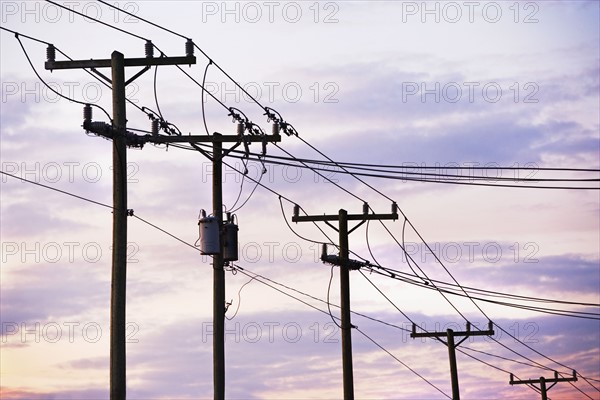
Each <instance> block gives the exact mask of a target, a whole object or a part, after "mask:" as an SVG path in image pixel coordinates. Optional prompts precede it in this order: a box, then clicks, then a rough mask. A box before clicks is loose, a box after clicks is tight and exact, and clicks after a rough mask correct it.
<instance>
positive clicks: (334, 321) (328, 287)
mask: <svg viewBox="0 0 600 400" xmlns="http://www.w3.org/2000/svg"><path fill="white" fill-rule="evenodd" d="M334 267H335V265H332V266H331V273H330V274H329V284H328V285H327V310H328V311H329V316H330V317H331V320H332V321H333V323H334V324H335V325H336V326H337V327H338V328H340V329H342V327H341V326H340V325H339V324H338V323H337V321H336V320H335V319H334V318H333V314H332V313H331V301H330V300H329V294H330V292H331V282H333V268H334Z"/></svg>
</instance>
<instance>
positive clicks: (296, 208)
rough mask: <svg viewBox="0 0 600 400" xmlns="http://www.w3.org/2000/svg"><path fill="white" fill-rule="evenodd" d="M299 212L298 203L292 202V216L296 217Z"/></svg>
mask: <svg viewBox="0 0 600 400" xmlns="http://www.w3.org/2000/svg"><path fill="white" fill-rule="evenodd" d="M298 214H300V206H299V205H298V204H294V217H297V216H298Z"/></svg>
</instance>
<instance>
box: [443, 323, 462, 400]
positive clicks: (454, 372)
mask: <svg viewBox="0 0 600 400" xmlns="http://www.w3.org/2000/svg"><path fill="white" fill-rule="evenodd" d="M446 336H447V340H448V359H449V360H450V379H451V381H452V399H453V400H460V390H459V388H458V368H457V366H456V346H455V345H454V331H453V330H452V329H448V330H447V331H446Z"/></svg>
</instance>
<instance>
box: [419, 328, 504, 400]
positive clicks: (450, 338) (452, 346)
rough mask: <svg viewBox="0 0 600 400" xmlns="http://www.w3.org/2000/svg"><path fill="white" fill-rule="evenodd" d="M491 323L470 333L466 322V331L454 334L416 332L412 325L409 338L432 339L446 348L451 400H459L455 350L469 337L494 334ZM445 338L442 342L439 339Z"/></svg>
mask: <svg viewBox="0 0 600 400" xmlns="http://www.w3.org/2000/svg"><path fill="white" fill-rule="evenodd" d="M493 326H494V325H493V324H492V321H489V323H488V329H487V330H485V331H472V330H471V324H470V323H469V322H467V330H466V331H460V332H455V331H453V330H452V329H447V330H446V332H417V326H416V325H415V324H413V327H412V333H411V334H410V337H411V338H413V339H414V338H418V337H433V338H436V339H438V340H439V341H440V342H442V343H444V344H445V345H446V346H448V360H449V361H450V380H451V383H452V400H460V390H459V387H458V367H457V366H456V348H457V347H458V346H460V344H461V343H462V342H464V341H465V340H467V338H469V337H470V336H491V335H493V334H494V329H493ZM457 336H461V337H462V339H461V340H459V341H458V343H456V342H455V340H454V338H455V337H457ZM443 337H445V338H446V341H445V342H444V341H443V340H442V339H441V338H443Z"/></svg>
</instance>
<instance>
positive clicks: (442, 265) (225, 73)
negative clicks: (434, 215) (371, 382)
mask: <svg viewBox="0 0 600 400" xmlns="http://www.w3.org/2000/svg"><path fill="white" fill-rule="evenodd" d="M200 50H201V49H200ZM203 54H205V53H204V52H203ZM219 69H221V68H220V67H219ZM221 70H222V69H221ZM222 72H223V73H225V74H226V76H228V77H229V78H230V79H232V78H231V77H230V76H229V75H228V74H227V73H226V72H225V71H223V70H222ZM232 80H233V79H232ZM234 82H235V81H234ZM236 84H237V82H236ZM238 86H239V84H238ZM203 89H204V88H203ZM250 97H252V96H250ZM255 102H256V100H255ZM257 104H259V103H258V102H257ZM259 105H260V104H259ZM357 179H359V178H357ZM359 180H360V179H359ZM360 181H361V182H362V183H365V182H363V181H362V180H360ZM365 184H366V183H365ZM367 186H369V185H367ZM371 188H372V189H374V190H375V191H377V192H378V193H379V194H381V195H383V196H384V197H387V196H385V195H384V194H383V193H381V192H379V191H378V190H377V189H375V188H373V187H371ZM388 199H389V198H388ZM405 217H406V216H405ZM409 223H410V221H409ZM410 225H411V227H412V228H413V229H414V230H415V232H416V233H417V234H418V235H419V237H420V238H421V240H423V238H422V237H421V235H420V234H419V233H418V231H417V230H416V228H415V227H414V226H413V225H412V223H410ZM423 242H424V243H425V244H426V245H427V243H426V242H425V241H424V240H423ZM438 261H439V262H440V265H442V266H443V267H444V269H446V271H447V273H448V274H449V275H450V276H451V277H452V278H453V279H454V277H453V276H452V274H450V272H449V271H448V270H447V268H446V267H445V266H444V265H443V263H441V261H440V260H439V259H438ZM454 280H455V279H454ZM455 282H456V284H457V285H458V286H459V287H461V286H460V284H459V283H458V282H457V281H456V280H455ZM461 288H462V287H461ZM463 292H465V291H464V289H463ZM465 295H466V296H467V297H469V295H468V293H466V292H465ZM469 298H470V297H469ZM471 301H472V302H473V304H475V305H476V306H477V304H476V303H475V302H474V300H473V299H472V298H471ZM477 308H479V309H480V311H481V312H482V313H483V310H481V308H480V307H479V306H477ZM459 313H460V312H459ZM461 315H462V314H461ZM484 315H485V313H484ZM550 360H551V359H550Z"/></svg>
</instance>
